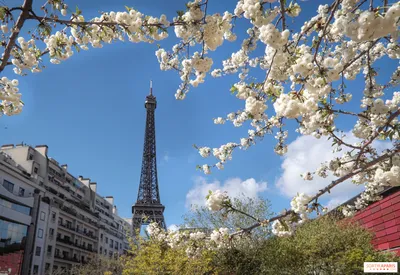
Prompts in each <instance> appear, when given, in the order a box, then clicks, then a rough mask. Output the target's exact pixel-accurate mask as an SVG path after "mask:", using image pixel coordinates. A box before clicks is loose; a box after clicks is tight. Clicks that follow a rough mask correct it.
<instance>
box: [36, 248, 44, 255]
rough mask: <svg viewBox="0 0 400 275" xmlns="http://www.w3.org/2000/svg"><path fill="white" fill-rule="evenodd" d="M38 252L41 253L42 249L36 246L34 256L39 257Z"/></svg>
mask: <svg viewBox="0 0 400 275" xmlns="http://www.w3.org/2000/svg"><path fill="white" fill-rule="evenodd" d="M40 252H42V248H41V247H40V246H36V251H35V255H36V256H40Z"/></svg>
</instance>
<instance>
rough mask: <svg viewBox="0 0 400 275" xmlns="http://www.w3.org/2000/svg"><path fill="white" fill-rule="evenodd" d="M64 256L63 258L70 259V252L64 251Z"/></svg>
mask: <svg viewBox="0 0 400 275" xmlns="http://www.w3.org/2000/svg"><path fill="white" fill-rule="evenodd" d="M62 254H63V258H67V259H68V257H69V253H68V251H63V252H62Z"/></svg>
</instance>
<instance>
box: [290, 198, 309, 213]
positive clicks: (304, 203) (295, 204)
mask: <svg viewBox="0 0 400 275" xmlns="http://www.w3.org/2000/svg"><path fill="white" fill-rule="evenodd" d="M309 202H310V197H309V196H307V195H306V194H304V193H300V194H297V195H296V196H295V197H294V198H293V199H292V201H291V202H290V206H291V207H292V210H293V211H294V212H295V213H298V214H302V213H306V211H307V209H308V203H309Z"/></svg>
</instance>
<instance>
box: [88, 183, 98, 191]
mask: <svg viewBox="0 0 400 275" xmlns="http://www.w3.org/2000/svg"><path fill="white" fill-rule="evenodd" d="M89 188H90V189H91V190H92V191H93V192H95V193H96V191H97V183H96V182H91V183H90V184H89Z"/></svg>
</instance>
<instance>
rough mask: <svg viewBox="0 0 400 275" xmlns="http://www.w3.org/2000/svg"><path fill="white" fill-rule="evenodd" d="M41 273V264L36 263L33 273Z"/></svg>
mask: <svg viewBox="0 0 400 275" xmlns="http://www.w3.org/2000/svg"><path fill="white" fill-rule="evenodd" d="M38 273H39V266H38V265H34V266H33V274H38Z"/></svg>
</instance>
